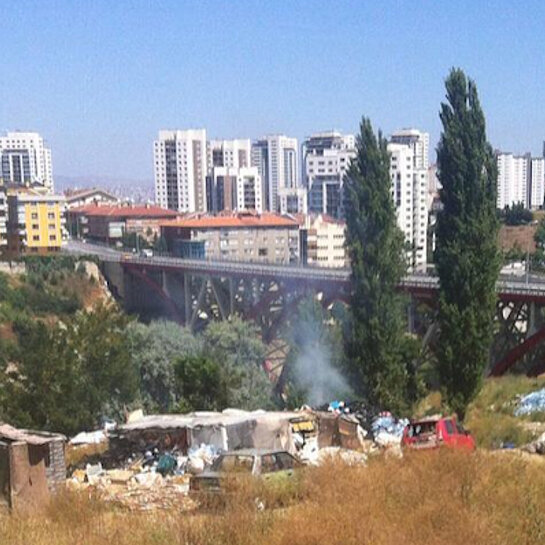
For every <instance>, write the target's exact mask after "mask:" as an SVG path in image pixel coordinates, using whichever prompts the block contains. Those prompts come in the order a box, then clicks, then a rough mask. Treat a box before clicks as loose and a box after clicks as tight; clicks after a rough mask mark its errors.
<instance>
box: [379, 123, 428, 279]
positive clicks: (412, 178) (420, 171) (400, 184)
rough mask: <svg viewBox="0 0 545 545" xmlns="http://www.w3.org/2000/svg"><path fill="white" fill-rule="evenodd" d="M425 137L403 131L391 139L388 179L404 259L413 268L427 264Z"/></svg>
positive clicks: (413, 132) (426, 153) (419, 133)
mask: <svg viewBox="0 0 545 545" xmlns="http://www.w3.org/2000/svg"><path fill="white" fill-rule="evenodd" d="M428 147H429V135H428V133H424V132H420V131H417V130H416V129H403V130H401V131H398V132H395V133H394V134H392V136H391V138H390V143H389V144H388V151H389V152H390V154H391V156H390V177H391V180H392V197H393V199H394V203H395V207H396V211H397V223H398V225H399V228H400V229H401V230H402V231H403V234H404V235H405V242H406V243H407V244H408V247H409V249H408V251H407V257H408V260H409V264H410V266H411V267H414V268H421V267H425V265H426V262H427V255H426V254H427V231H428V211H429V210H428V208H429V207H428V167H429V160H428Z"/></svg>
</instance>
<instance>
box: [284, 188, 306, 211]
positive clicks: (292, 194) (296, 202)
mask: <svg viewBox="0 0 545 545" xmlns="http://www.w3.org/2000/svg"><path fill="white" fill-rule="evenodd" d="M278 202H279V210H280V213H281V214H307V212H308V207H307V190H306V189H305V188H304V187H294V188H283V189H279V190H278Z"/></svg>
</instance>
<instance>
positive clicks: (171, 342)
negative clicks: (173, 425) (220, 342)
mask: <svg viewBox="0 0 545 545" xmlns="http://www.w3.org/2000/svg"><path fill="white" fill-rule="evenodd" d="M127 336H128V342H129V347H130V353H131V360H132V364H133V366H134V367H135V368H136V369H137V370H138V373H139V376H140V398H141V402H142V405H143V407H144V409H145V410H146V412H156V411H161V412H168V411H171V410H173V409H175V407H176V403H177V387H176V381H175V370H174V364H175V362H176V361H177V360H178V359H179V358H185V357H195V356H198V355H200V353H201V342H200V340H199V339H198V338H196V337H195V336H194V335H193V334H192V333H191V331H190V330H189V329H187V328H181V327H180V326H179V325H178V324H177V323H175V322H167V321H155V322H151V323H150V324H149V325H146V324H142V323H138V322H132V323H130V324H129V326H128V327H127Z"/></svg>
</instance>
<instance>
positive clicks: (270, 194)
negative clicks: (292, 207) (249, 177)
mask: <svg viewBox="0 0 545 545" xmlns="http://www.w3.org/2000/svg"><path fill="white" fill-rule="evenodd" d="M298 155H299V154H298V144H297V138H290V137H288V136H285V135H270V136H266V137H264V138H262V139H260V140H258V141H256V142H254V144H253V145H252V166H255V167H257V169H258V172H259V175H260V176H261V180H262V184H263V195H264V201H263V203H264V208H265V210H269V211H272V212H277V211H278V210H279V209H280V203H279V198H278V191H279V190H280V189H285V188H289V189H293V188H296V187H298V186H299V180H298V168H299V166H298V163H299V161H298Z"/></svg>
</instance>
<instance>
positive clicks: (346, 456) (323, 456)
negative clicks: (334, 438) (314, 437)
mask: <svg viewBox="0 0 545 545" xmlns="http://www.w3.org/2000/svg"><path fill="white" fill-rule="evenodd" d="M335 460H340V461H342V462H343V463H345V464H347V465H350V466H356V465H366V463H367V454H364V453H363V452H358V451H357V450H350V449H345V448H342V447H325V448H322V449H320V450H319V451H318V452H317V454H316V457H315V458H314V459H313V460H312V461H311V462H310V463H311V465H317V466H320V465H323V464H325V463H327V462H330V461H335Z"/></svg>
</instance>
